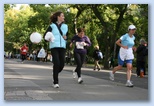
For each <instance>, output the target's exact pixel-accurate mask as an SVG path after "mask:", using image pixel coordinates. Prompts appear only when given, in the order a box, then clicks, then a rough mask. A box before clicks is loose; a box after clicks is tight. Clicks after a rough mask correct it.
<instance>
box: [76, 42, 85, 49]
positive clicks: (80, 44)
mask: <svg viewBox="0 0 154 106" xmlns="http://www.w3.org/2000/svg"><path fill="white" fill-rule="evenodd" d="M76 48H77V49H84V45H83V43H82V42H76Z"/></svg>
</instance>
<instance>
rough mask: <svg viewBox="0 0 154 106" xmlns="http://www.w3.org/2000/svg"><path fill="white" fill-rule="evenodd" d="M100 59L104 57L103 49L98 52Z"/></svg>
mask: <svg viewBox="0 0 154 106" xmlns="http://www.w3.org/2000/svg"><path fill="white" fill-rule="evenodd" d="M97 56H98V59H103V54H102V52H101V51H98V52H97Z"/></svg>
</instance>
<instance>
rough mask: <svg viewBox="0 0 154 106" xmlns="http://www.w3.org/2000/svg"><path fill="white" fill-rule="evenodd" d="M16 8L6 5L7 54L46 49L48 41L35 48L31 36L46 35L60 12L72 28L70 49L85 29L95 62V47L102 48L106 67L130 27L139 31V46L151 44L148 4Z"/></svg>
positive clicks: (89, 54)
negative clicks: (78, 31) (22, 48)
mask: <svg viewBox="0 0 154 106" xmlns="http://www.w3.org/2000/svg"><path fill="white" fill-rule="evenodd" d="M15 6H16V5H15V4H5V5H4V10H5V14H4V40H5V44H4V46H5V47H4V48H5V50H6V51H8V50H9V51H11V50H12V51H13V50H14V49H19V47H20V46H21V45H23V42H26V43H27V44H28V45H29V48H30V50H34V49H36V48H40V47H42V46H44V48H45V49H48V43H45V42H44V40H42V42H40V43H39V44H32V43H31V42H30V40H29V36H30V34H31V33H32V32H39V33H40V34H42V36H43V34H44V32H45V30H46V28H47V27H48V26H49V17H50V15H51V14H53V13H54V12H56V11H62V12H64V14H65V21H66V24H68V27H69V36H68V43H67V49H70V48H69V42H70V39H71V38H72V36H74V34H76V28H77V27H84V28H85V29H86V35H87V36H88V37H89V38H90V40H91V42H92V46H91V47H90V48H89V49H88V56H89V57H90V58H91V56H92V53H93V51H94V46H95V45H99V46H100V50H101V51H102V52H103V54H104V60H103V62H104V63H103V65H104V67H105V68H107V67H108V59H109V58H110V56H111V54H114V57H115V58H116V55H117V53H118V47H116V45H115V41H116V40H117V39H119V37H120V36H121V35H123V34H125V33H127V31H128V30H127V28H128V26H129V25H130V24H134V25H135V26H136V27H137V31H136V34H135V35H136V46H138V44H139V40H140V39H141V38H144V39H146V41H148V4H48V5H47V4H29V5H28V6H22V7H21V8H20V9H19V10H15V9H14V8H13V7H15Z"/></svg>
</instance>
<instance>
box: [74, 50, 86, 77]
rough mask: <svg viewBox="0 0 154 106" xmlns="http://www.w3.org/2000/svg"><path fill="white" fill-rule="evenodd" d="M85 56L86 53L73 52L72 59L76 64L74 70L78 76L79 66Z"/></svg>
mask: <svg viewBox="0 0 154 106" xmlns="http://www.w3.org/2000/svg"><path fill="white" fill-rule="evenodd" d="M85 58H86V54H81V53H76V52H74V59H75V61H76V64H77V66H76V69H75V72H77V75H78V78H79V77H81V67H82V65H83V63H84V61H85Z"/></svg>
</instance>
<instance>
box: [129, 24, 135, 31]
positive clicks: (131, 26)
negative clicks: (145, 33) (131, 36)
mask: <svg viewBox="0 0 154 106" xmlns="http://www.w3.org/2000/svg"><path fill="white" fill-rule="evenodd" d="M130 29H136V27H135V26H134V25H129V27H128V30H130Z"/></svg>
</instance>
